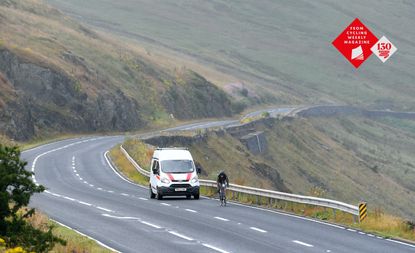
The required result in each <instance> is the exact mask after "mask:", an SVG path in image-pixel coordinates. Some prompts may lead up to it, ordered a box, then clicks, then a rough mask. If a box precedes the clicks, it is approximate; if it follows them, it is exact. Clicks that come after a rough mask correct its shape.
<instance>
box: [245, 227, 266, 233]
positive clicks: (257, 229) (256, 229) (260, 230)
mask: <svg viewBox="0 0 415 253" xmlns="http://www.w3.org/2000/svg"><path fill="white" fill-rule="evenodd" d="M249 228H250V229H252V230H255V231H258V232H261V233H266V232H267V231H266V230H263V229H260V228H256V227H249Z"/></svg>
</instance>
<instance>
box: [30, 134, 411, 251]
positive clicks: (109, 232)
mask: <svg viewBox="0 0 415 253" xmlns="http://www.w3.org/2000/svg"><path fill="white" fill-rule="evenodd" d="M122 139H123V137H100V138H84V139H75V140H67V141H63V142H59V143H55V144H50V145H48V146H45V147H40V148H37V149H34V150H30V151H28V152H24V153H23V157H24V159H26V160H27V161H29V165H30V166H31V168H32V170H33V171H34V172H36V177H35V178H34V179H35V180H36V182H37V183H39V184H42V185H45V186H46V187H47V188H48V190H47V192H46V193H45V194H37V195H35V196H34V198H33V203H32V205H33V206H35V207H37V208H39V209H41V210H43V211H44V212H46V213H47V214H48V215H49V216H50V217H51V218H52V219H54V220H57V221H58V222H60V223H62V224H65V225H67V226H68V227H71V228H73V229H75V230H77V231H79V232H81V233H83V234H85V235H88V236H90V237H91V238H95V239H96V240H97V241H99V242H101V243H102V244H104V245H106V246H107V247H109V248H111V249H113V250H117V251H119V252H148V251H150V250H151V251H153V252H195V251H198V252H415V247H414V246H413V245H411V244H408V243H405V242H400V241H395V240H389V239H385V238H382V237H377V236H375V235H372V234H367V233H363V232H361V231H355V230H352V229H347V228H344V227H341V226H337V225H332V224H327V223H324V222H320V221H315V220H312V219H308V218H303V217H298V216H294V215H290V214H284V213H279V212H276V211H272V210H264V209H261V208H255V207H249V206H244V205H240V204H237V203H231V204H230V205H229V206H228V207H226V208H220V207H219V205H218V202H217V201H216V200H212V199H206V198H202V199H200V200H198V201H196V200H186V199H180V198H171V199H165V200H163V201H157V200H150V199H148V196H147V195H148V190H147V189H146V188H142V187H138V186H136V185H134V184H131V183H127V182H126V181H125V180H124V179H123V177H122V176H121V175H117V174H116V173H115V171H114V169H113V168H111V165H110V164H109V163H108V161H107V160H106V157H105V153H106V152H107V150H108V149H110V148H111V147H112V146H114V145H115V144H116V143H119V142H121V141H122Z"/></svg>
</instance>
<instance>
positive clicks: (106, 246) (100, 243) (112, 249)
mask: <svg viewBox="0 0 415 253" xmlns="http://www.w3.org/2000/svg"><path fill="white" fill-rule="evenodd" d="M49 219H51V218H49ZM51 220H52V221H54V222H56V223H58V224H59V225H61V226H62V227H65V228H67V229H70V230H72V231H75V232H76V233H78V234H80V235H82V236H85V237H88V238H89V239H91V240H93V241H95V242H97V243H98V244H99V245H101V246H103V247H105V248H107V249H109V250H111V251H114V252H117V253H121V252H120V251H118V250H116V249H114V248H111V247H110V246H108V245H106V244H104V243H102V242H100V241H98V240H97V239H95V238H93V237H91V236H89V235H86V234H84V233H82V232H79V231H78V230H76V229H74V228H71V227H69V226H67V225H65V224H63V223H60V222H59V221H56V220H53V219H51Z"/></svg>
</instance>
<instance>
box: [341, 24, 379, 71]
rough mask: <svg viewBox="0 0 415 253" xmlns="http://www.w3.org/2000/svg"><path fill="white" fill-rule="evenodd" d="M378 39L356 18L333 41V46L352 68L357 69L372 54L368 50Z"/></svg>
mask: <svg viewBox="0 0 415 253" xmlns="http://www.w3.org/2000/svg"><path fill="white" fill-rule="evenodd" d="M377 41H378V38H376V36H375V35H374V34H373V33H372V32H371V31H370V30H369V29H368V28H367V27H366V26H365V25H364V24H363V23H362V22H360V20H359V19H358V18H356V19H355V20H354V21H353V22H352V23H351V24H350V25H349V26H348V27H346V29H345V30H344V31H343V32H342V33H340V35H339V36H338V37H337V38H336V39H335V40H334V41H333V46H335V47H336V48H337V50H339V51H340V53H342V54H343V55H344V57H346V59H347V60H349V62H350V63H351V64H353V66H355V67H356V68H358V67H359V66H360V64H362V63H363V62H364V61H366V59H367V58H369V56H370V55H371V54H372V51H371V50H370V48H371V47H372V46H373V45H374V44H375V43H376V42H377Z"/></svg>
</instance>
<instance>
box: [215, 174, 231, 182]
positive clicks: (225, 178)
mask: <svg viewBox="0 0 415 253" xmlns="http://www.w3.org/2000/svg"><path fill="white" fill-rule="evenodd" d="M217 182H218V184H226V185H229V182H228V176H226V174H225V173H220V174H219V175H218V180H217Z"/></svg>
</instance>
